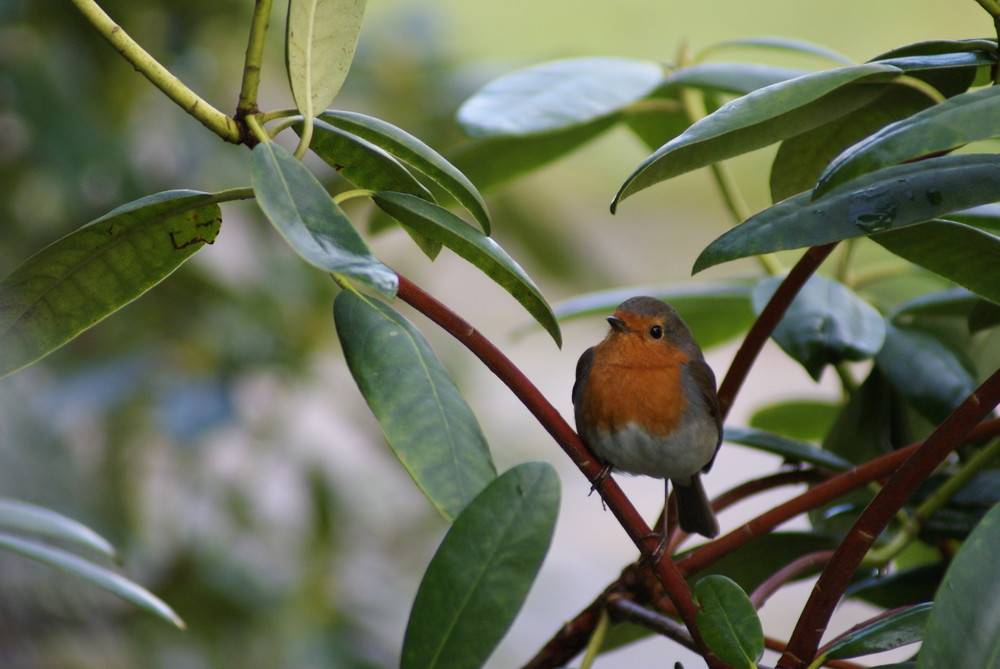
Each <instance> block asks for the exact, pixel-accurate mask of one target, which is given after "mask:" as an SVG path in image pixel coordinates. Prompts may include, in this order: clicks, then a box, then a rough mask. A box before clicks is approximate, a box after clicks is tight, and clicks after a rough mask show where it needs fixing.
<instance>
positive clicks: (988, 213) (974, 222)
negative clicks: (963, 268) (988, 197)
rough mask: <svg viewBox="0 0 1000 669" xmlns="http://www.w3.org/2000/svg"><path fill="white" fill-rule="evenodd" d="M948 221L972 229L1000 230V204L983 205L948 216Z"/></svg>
mask: <svg viewBox="0 0 1000 669" xmlns="http://www.w3.org/2000/svg"><path fill="white" fill-rule="evenodd" d="M948 219H949V220H952V221H956V222H958V223H965V224H966V225H971V226H972V227H974V228H985V229H986V230H1000V204H983V205H979V206H978V207H970V208H969V209H963V210H962V211H954V212H952V213H950V214H948Z"/></svg>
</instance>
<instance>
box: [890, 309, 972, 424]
mask: <svg viewBox="0 0 1000 669" xmlns="http://www.w3.org/2000/svg"><path fill="white" fill-rule="evenodd" d="M875 363H876V364H877V365H878V367H879V368H880V369H881V370H882V371H884V372H885V375H886V377H887V378H888V379H889V381H890V382H891V383H892V385H893V386H894V387H895V388H896V390H897V391H898V392H899V393H900V394H901V395H902V396H903V397H905V398H906V399H907V401H908V402H909V403H910V404H912V405H913V407H914V408H916V409H917V411H919V412H920V413H921V414H923V415H924V416H925V417H926V418H927V419H928V420H930V421H932V422H934V423H938V422H940V421H941V420H943V419H944V418H945V417H946V416H947V415H948V414H949V413H951V411H952V410H954V409H955V407H957V406H958V405H959V404H961V403H962V402H963V401H964V400H965V398H966V397H968V396H969V395H970V394H971V393H972V391H973V390H975V389H976V386H977V385H978V384H977V383H976V379H975V377H974V375H973V374H972V373H971V371H970V369H969V363H968V362H967V361H965V360H964V359H963V358H962V357H961V356H960V355H959V354H958V353H957V352H955V351H954V350H952V349H951V348H949V347H948V346H946V345H945V344H944V343H942V342H941V341H940V340H939V339H937V338H935V337H934V336H933V335H932V334H930V333H929V332H926V331H923V330H917V329H914V328H903V327H897V326H895V325H889V326H888V328H887V330H886V339H885V346H883V347H882V351H881V352H880V353H879V354H878V356H877V357H876V358H875Z"/></svg>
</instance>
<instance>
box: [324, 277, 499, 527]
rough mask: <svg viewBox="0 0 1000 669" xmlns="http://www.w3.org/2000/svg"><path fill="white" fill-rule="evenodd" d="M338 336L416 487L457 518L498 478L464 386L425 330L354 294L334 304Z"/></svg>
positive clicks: (448, 515) (346, 293)
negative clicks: (436, 351)
mask: <svg viewBox="0 0 1000 669" xmlns="http://www.w3.org/2000/svg"><path fill="white" fill-rule="evenodd" d="M333 315H334V321H335V323H336V326H337V336H338V337H339V338H340V343H341V346H342V347H343V349H344V358H345V360H346V361H347V366H348V368H349V369H350V370H351V375H352V376H353V377H354V381H355V382H356V383H357V384H358V388H359V389H360V390H361V394H362V395H364V397H365V401H367V402H368V406H369V407H371V410H372V413H374V414H375V417H376V418H377V419H378V422H379V425H380V426H381V427H382V432H383V433H384V434H385V438H386V440H387V441H388V442H389V446H391V447H392V450H393V452H394V453H395V455H396V457H397V458H398V459H399V461H400V462H401V463H402V465H403V467H404V468H406V471H407V472H409V474H410V476H411V477H413V481H414V482H415V483H416V484H417V487H419V488H420V490H421V491H422V492H423V493H424V495H426V496H427V499H428V500H430V502H431V504H433V505H434V507H435V508H436V509H437V510H438V511H439V512H440V513H441V515H443V516H444V517H445V518H447V519H449V520H450V519H452V518H454V517H455V516H457V515H458V514H459V512H461V511H462V509H464V508H465V506H466V505H467V504H468V503H469V502H470V501H471V500H472V499H473V498H474V497H475V496H476V495H477V494H479V491H480V490H482V489H483V488H484V487H485V486H486V485H487V484H488V483H489V482H490V481H492V480H493V479H494V477H495V476H496V470H495V468H494V466H493V460H492V458H491V457H490V451H489V445H488V444H487V443H486V437H484V436H483V433H482V430H481V429H480V427H479V422H478V421H477V420H476V417H475V415H474V414H473V413H472V410H471V409H470V408H469V406H468V404H466V403H465V400H464V398H463V397H462V393H461V391H459V389H458V388H457V387H456V386H455V382H454V381H452V379H451V376H449V375H448V372H447V371H446V370H445V368H444V366H443V365H442V364H441V362H440V360H438V358H437V356H436V355H434V351H433V350H431V348H430V346H429V345H428V344H427V342H426V341H425V340H424V338H423V336H422V335H421V334H420V332H419V331H418V330H417V329H416V328H415V327H414V326H413V325H412V324H411V323H410V322H409V321H407V320H406V319H405V318H403V317H402V316H400V315H399V314H398V313H396V312H395V311H393V310H392V309H391V308H389V307H388V306H386V305H385V304H382V303H381V302H378V301H376V300H371V299H369V298H366V297H362V296H361V295H358V294H357V293H354V292H352V291H346V290H345V291H343V292H341V293H340V294H338V295H337V298H336V299H335V300H334V303H333Z"/></svg>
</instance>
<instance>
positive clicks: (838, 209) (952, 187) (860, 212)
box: [694, 154, 1000, 272]
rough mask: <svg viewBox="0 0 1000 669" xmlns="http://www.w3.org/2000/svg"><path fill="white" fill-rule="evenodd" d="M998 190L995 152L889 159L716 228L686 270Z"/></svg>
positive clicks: (843, 233) (918, 217)
mask: <svg viewBox="0 0 1000 669" xmlns="http://www.w3.org/2000/svg"><path fill="white" fill-rule="evenodd" d="M998 193H1000V156H996V155H989V154H972V155H956V156H941V157H940V158H930V159H928V160H922V161H919V162H917V163H910V164H905V165H893V166H891V167H886V168H884V169H881V170H879V171H877V172H874V173H872V174H867V175H865V176H863V177H860V178H858V179H855V180H854V181H850V182H848V183H846V184H844V185H842V186H840V187H839V188H836V189H834V190H832V191H829V192H827V193H826V194H824V195H823V196H822V197H819V198H816V199H815V200H813V199H812V195H811V194H810V193H801V194H799V195H796V196H794V197H790V198H788V199H787V200H784V201H783V202H779V203H778V204H775V205H772V206H770V207H768V208H767V209H765V210H763V211H761V212H760V213H758V214H755V215H754V216H751V217H750V218H748V219H747V220H745V221H743V223H741V224H739V225H738V226H736V227H735V228H732V229H731V230H729V231H727V232H726V233H724V234H723V235H722V236H721V237H719V238H718V239H716V240H715V241H714V242H712V243H711V244H709V246H708V248H706V249H705V250H704V251H702V253H701V255H700V256H699V257H698V259H697V261H695V266H694V271H695V272H698V271H700V270H703V269H706V268H708V267H712V266H713V265H718V264H719V263H723V262H727V261H730V260H735V259H737V258H745V257H748V256H752V255H758V254H762V253H771V252H773V251H780V250H786V249H797V248H803V247H806V246H815V245H817V244H826V243H828V242H836V241H840V240H843V239H850V238H853V237H860V236H862V235H868V234H872V233H875V232H882V231H885V230H889V229H896V228H902V227H905V226H907V225H913V224H915V223H922V222H924V221H929V220H931V219H934V218H937V217H939V216H941V215H942V214H946V213H948V212H951V211H958V210H961V209H966V208H968V207H972V206H975V205H978V204H983V203H986V202H992V201H993V200H995V199H996V198H997V197H998Z"/></svg>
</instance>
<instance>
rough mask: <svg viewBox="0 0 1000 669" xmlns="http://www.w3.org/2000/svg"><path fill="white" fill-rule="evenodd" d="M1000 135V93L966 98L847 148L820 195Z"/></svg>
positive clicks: (820, 184) (986, 91)
mask: <svg viewBox="0 0 1000 669" xmlns="http://www.w3.org/2000/svg"><path fill="white" fill-rule="evenodd" d="M997 136H1000V89H998V88H996V87H994V86H991V87H989V88H982V89H980V90H978V91H973V92H971V93H963V94H962V95H956V96H955V97H953V98H950V99H948V100H945V101H944V102H941V103H939V104H936V105H934V106H933V107H930V108H929V109H925V110H923V111H920V112H918V113H916V114H914V115H912V116H910V117H909V118H905V119H903V120H901V121H897V122H895V123H892V124H890V125H887V126H886V127H885V128H883V129H882V130H880V131H879V132H876V133H875V134H873V135H871V136H870V137H868V138H866V139H864V140H863V141H860V142H858V143H857V144H854V145H853V146H851V147H850V148H848V149H846V150H845V151H844V152H843V153H841V154H840V155H839V156H837V158H836V160H834V161H833V162H831V163H830V165H829V167H827V169H826V170H824V171H823V174H822V175H821V176H820V177H819V179H818V181H817V183H816V192H815V195H816V196H819V195H822V194H823V193H825V192H827V191H829V190H831V189H833V188H836V187H837V186H839V185H840V184H843V183H846V182H848V181H850V180H851V179H855V178H857V177H859V176H861V175H862V174H867V173H869V172H874V171H875V170H878V169H881V168H882V167H885V166H887V165H894V164H896V163H902V162H906V161H908V160H913V159H915V158H920V157H922V156H927V155H931V154H934V153H941V152H945V151H951V150H952V149H956V148H958V147H960V146H965V145H966V144H970V143H972V142H976V141H980V140H984V139H989V138H991V137H997Z"/></svg>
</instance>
